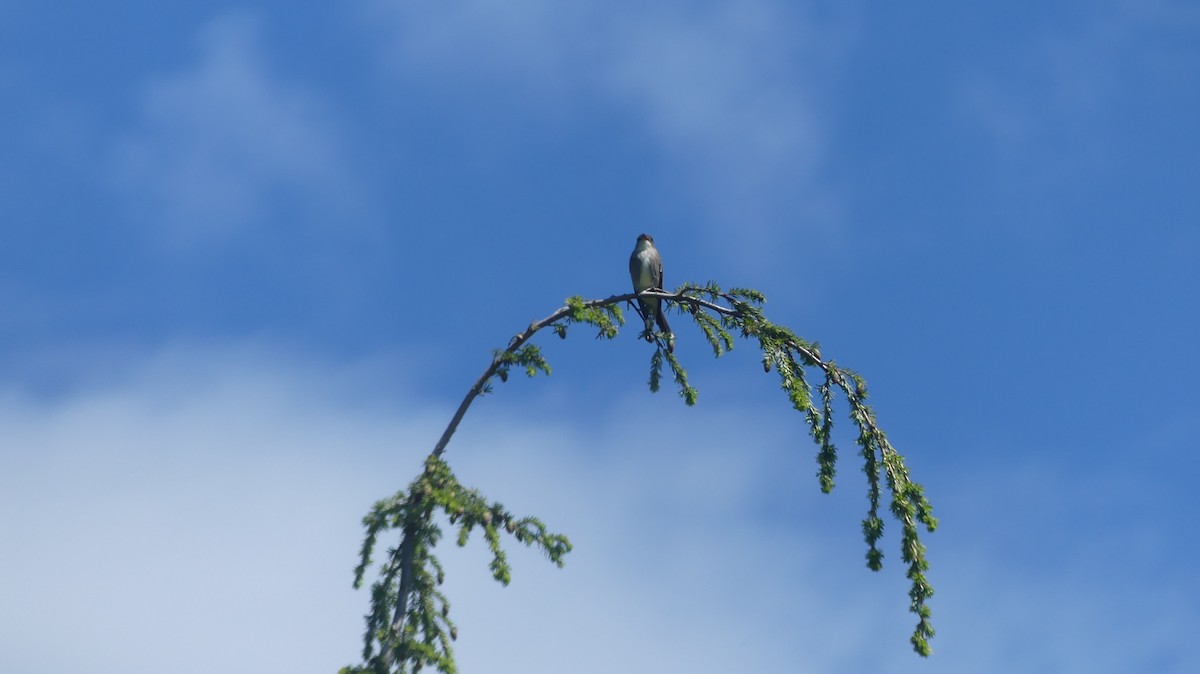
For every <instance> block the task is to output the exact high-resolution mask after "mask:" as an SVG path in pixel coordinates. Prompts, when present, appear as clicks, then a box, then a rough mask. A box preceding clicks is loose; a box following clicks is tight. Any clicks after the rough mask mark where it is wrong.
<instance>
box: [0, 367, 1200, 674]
mask: <svg viewBox="0 0 1200 674" xmlns="http://www.w3.org/2000/svg"><path fill="white" fill-rule="evenodd" d="M268 346H269V345H260V346H256V347H248V348H232V349H228V348H227V349H205V348H198V347H181V348H177V349H174V350H168V351H165V352H163V353H160V354H157V355H153V356H151V357H149V358H147V360H146V361H145V362H143V363H140V364H136V365H135V366H133V367H131V368H129V369H128V370H127V371H126V372H124V373H122V374H118V375H112V376H110V377H109V378H108V379H107V380H106V382H103V383H93V384H91V385H89V386H86V387H84V388H81V389H79V390H78V391H76V392H75V393H72V394H67V395H63V396H61V397H58V398H55V399H52V400H45V399H34V398H30V397H28V396H25V395H22V394H19V393H17V392H14V391H11V390H10V391H7V392H0V447H2V448H3V454H2V455H0V457H2V458H0V460H2V462H3V465H2V469H0V541H2V544H0V568H3V569H4V570H5V573H4V574H2V575H0V597H2V598H3V604H2V605H3V610H2V611H0V631H2V633H3V634H4V635H5V636H4V638H3V640H4V648H2V649H0V670H3V671H23V672H37V671H64V670H67V669H77V668H79V667H80V666H81V665H86V667H85V668H86V669H87V670H88V671H90V672H98V673H102V672H122V673H123V674H124V673H128V672H151V671H155V672H157V671H161V669H162V663H163V662H170V663H172V671H181V672H213V671H222V672H239V671H246V672H250V671H287V670H296V671H326V672H329V671H334V670H335V669H336V668H337V667H338V666H340V665H342V664H347V663H349V662H352V661H354V660H355V659H356V657H357V654H358V650H359V637H360V630H361V615H362V613H363V612H365V610H366V606H367V601H368V597H367V595H366V593H365V592H354V591H352V590H351V589H350V571H351V569H352V567H353V565H354V563H355V553H356V551H357V546H358V543H359V535H360V529H359V518H360V517H361V515H362V514H363V513H364V512H365V511H366V509H367V508H368V507H369V505H370V503H371V502H372V501H373V500H375V499H376V498H379V497H382V496H386V495H388V494H390V493H391V492H392V491H394V490H395V489H396V488H398V487H400V486H403V485H404V484H406V483H407V482H408V480H409V479H410V478H411V476H412V474H414V473H415V471H416V469H417V467H418V466H419V464H420V461H421V459H422V457H423V456H424V454H425V452H426V451H427V449H428V447H429V445H431V444H432V442H433V441H434V439H435V438H436V437H437V435H438V434H439V433H440V430H441V428H442V425H443V424H444V423H445V421H446V419H447V417H448V416H449V414H450V411H451V408H452V405H453V403H452V402H447V403H444V404H438V403H434V402H429V401H426V402H420V401H421V400H426V399H424V398H421V397H417V396H415V395H412V396H402V397H399V398H397V397H396V396H395V395H390V394H383V393H381V392H380V390H379V389H378V387H377V385H378V384H379V382H381V381H384V380H395V379H397V378H400V379H403V378H404V377H403V372H397V371H396V370H395V369H394V367H393V368H392V369H390V370H389V371H388V372H387V373H386V376H384V375H381V374H380V373H379V372H377V371H376V372H371V370H372V369H373V368H374V369H378V368H377V366H376V365H375V364H368V365H365V366H363V365H356V366H350V367H333V366H322V365H316V364H314V363H312V362H310V361H307V360H305V359H304V358H301V357H298V356H297V355H295V354H292V355H287V356H281V355H278V354H277V352H275V351H273V350H272V349H270V348H268ZM414 386H416V385H415V384H414ZM500 393H501V395H500V396H497V397H495V398H488V399H487V400H486V401H485V403H484V404H483V405H481V406H480V407H478V408H477V409H475V410H474V411H473V413H472V414H471V415H468V418H467V420H466V422H465V423H464V425H463V427H462V428H461V429H460V432H459V434H458V436H457V437H456V439H455V442H454V443H453V444H452V445H451V449H450V453H449V455H448V458H449V459H450V460H451V463H452V464H453V465H454V466H455V467H456V470H457V472H458V474H459V476H460V478H461V479H462V480H463V481H464V482H465V483H467V484H470V485H472V486H476V487H478V488H480V489H481V490H482V491H483V492H484V493H485V494H487V495H488V496H489V497H491V498H494V499H497V500H500V501H502V502H504V503H505V504H506V506H508V507H510V508H512V509H513V510H514V511H516V512H519V513H529V514H537V515H540V516H542V517H543V518H544V519H545V520H546V521H547V523H548V524H549V525H550V527H551V528H552V529H554V530H557V531H562V532H565V533H567V534H568V535H570V536H571V538H572V541H573V542H574V544H575V546H576V547H575V550H574V551H573V552H572V553H571V554H570V555H569V556H568V558H567V565H566V567H565V568H564V569H561V570H560V569H556V568H554V567H553V566H552V565H550V564H548V563H546V562H545V561H544V560H542V559H541V558H540V555H539V554H538V553H536V552H535V551H531V550H527V549H524V548H521V547H519V546H516V547H514V546H509V548H508V549H509V551H510V555H511V559H512V562H513V564H514V573H513V583H512V585H511V586H510V587H508V588H501V587H499V586H498V585H496V584H495V583H494V582H493V581H492V580H491V579H490V577H489V574H488V571H487V569H486V551H485V549H484V546H483V545H482V544H480V542H479V541H477V540H476V541H473V542H472V543H471V544H469V545H468V547H467V549H465V550H459V549H457V548H454V547H453V545H452V544H450V543H449V542H447V544H446V545H445V546H444V548H443V549H442V551H441V555H442V558H443V561H444V562H445V563H446V564H447V567H448V580H447V587H446V589H447V591H448V593H449V595H450V599H451V602H452V605H453V609H452V610H453V611H454V617H455V618H456V619H457V621H458V623H459V626H460V630H461V638H460V640H459V643H458V655H459V660H460V665H461V670H462V671H464V672H476V671H489V672H506V671H511V672H530V671H538V672H541V671H571V672H610V671H614V670H630V669H632V670H635V671H663V670H666V671H676V670H678V671H730V670H731V669H732V670H736V671H741V670H749V671H764V672H797V671H799V672H819V671H820V672H823V671H851V672H878V671H893V672H895V671H901V672H903V671H914V672H916V671H921V672H961V671H966V670H970V671H982V672H992V671H994V672H1001V671H1003V672H1008V671H1013V669H1014V665H1015V666H1016V669H1019V670H1022V671H1024V670H1029V669H1044V668H1046V667H1047V666H1053V667H1054V668H1056V669H1063V668H1077V669H1086V670H1087V671H1097V672H1106V671H1113V672H1115V671H1131V670H1133V669H1139V665H1141V664H1144V663H1147V662H1151V663H1153V662H1156V661H1155V660H1154V659H1153V658H1154V655H1155V654H1156V653H1161V654H1162V657H1163V658H1166V659H1165V660H1163V661H1164V662H1167V665H1166V666H1165V667H1164V668H1163V669H1162V670H1161V671H1179V672H1182V671H1187V669H1186V668H1185V667H1182V666H1180V667H1178V668H1175V669H1174V670H1172V669H1171V664H1170V663H1171V662H1173V661H1172V660H1170V658H1175V660H1174V661H1177V662H1180V663H1183V664H1186V663H1185V662H1184V660H1185V659H1186V658H1193V659H1194V658H1195V656H1196V653H1195V649H1194V648H1192V649H1191V650H1188V649H1187V648H1185V647H1184V646H1183V645H1181V644H1182V642H1177V640H1178V638H1182V637H1183V636H1184V633H1185V632H1187V631H1188V630H1187V617H1188V615H1189V612H1190V611H1192V608H1191V606H1192V604H1191V603H1189V599H1188V597H1189V592H1193V591H1194V588H1193V589H1192V590H1188V589H1187V588H1182V590H1183V591H1182V592H1179V591H1178V590H1179V589H1181V588H1176V593H1175V594H1172V592H1171V591H1169V590H1170V589H1171V588H1168V587H1166V586H1164V585H1162V584H1159V583H1157V581H1156V579H1153V578H1133V579H1125V580H1124V581H1122V582H1132V583H1134V584H1135V585H1134V588H1135V589H1131V590H1129V591H1113V590H1112V589H1111V588H1109V587H1107V586H1103V585H1097V584H1096V576H1097V574H1096V573H1094V572H1093V573H1076V574H1074V575H1071V576H1066V577H1064V576H1062V575H1061V573H1062V571H1061V570H1059V569H1057V568H1056V567H1053V566H1048V567H1047V568H1045V569H1041V570H1039V569H1038V568H1036V567H1034V568H1023V567H1020V566H1013V565H1012V563H1011V560H1010V559H1009V558H1007V557H993V556H991V555H990V553H991V552H992V550H991V548H989V547H988V545H990V542H994V535H995V533H996V532H997V531H998V530H1004V531H1008V532H1010V533H1013V535H1014V536H1016V537H1017V538H1018V539H1020V537H1019V535H1017V534H1016V533H1014V532H1020V531H1021V530H1022V527H1023V526H1024V524H1025V523H1023V522H1005V521H1003V520H1002V519H997V518H995V517H992V518H986V517H985V516H986V515H987V514H989V513H993V514H994V513H996V512H1003V511H1002V510H999V508H1001V506H1002V505H1003V504H1005V503H1008V502H1009V501H1011V499H1012V498H1013V493H1014V490H1016V491H1019V490H1020V489H1022V488H1023V489H1029V488H1031V485H1030V484H1029V481H1028V479H1027V476H1022V475H1005V474H994V473H991V474H988V475H986V476H981V475H971V476H965V479H964V482H963V485H964V486H963V490H962V493H960V494H954V495H943V496H947V497H951V498H948V499H943V500H942V501H941V503H943V504H945V503H946V502H947V501H950V502H951V503H953V501H954V499H963V498H967V497H966V496H964V495H965V494H967V492H968V491H970V496H969V498H970V501H964V502H969V503H972V504H974V506H975V509H969V508H960V507H954V506H949V505H943V507H944V508H948V510H947V511H946V512H943V513H941V514H942V517H943V521H944V522H945V523H948V525H953V526H951V527H950V531H948V532H939V533H938V534H936V535H934V536H932V537H931V538H930V544H931V548H932V553H933V562H934V565H935V566H934V569H933V576H932V578H933V580H934V582H935V584H936V585H937V587H938V589H939V594H938V596H937V597H935V599H934V611H935V625H936V626H938V627H939V628H940V633H939V637H938V638H937V639H936V640H935V641H934V646H935V649H936V650H937V651H938V652H937V653H936V654H935V656H934V657H933V659H931V660H929V661H922V660H920V659H919V658H917V657H916V656H915V655H913V654H911V652H910V651H909V648H908V644H907V642H906V639H907V635H908V632H909V630H910V629H911V616H910V615H909V614H908V613H906V611H905V610H904V608H905V598H904V592H905V590H906V587H905V581H904V579H903V577H902V573H901V569H900V568H899V566H898V565H897V564H896V563H895V559H894V557H895V555H894V554H889V557H888V565H887V566H885V569H884V571H883V572H882V573H880V574H872V573H870V572H868V571H867V570H866V569H865V568H864V567H863V565H862V558H861V555H862V549H861V543H860V542H859V540H858V532H857V518H858V516H859V512H860V510H861V507H862V505H863V504H861V503H859V500H860V499H859V498H858V494H857V493H856V492H855V490H854V488H853V487H852V486H849V487H848V486H842V487H841V489H840V491H839V492H835V494H834V495H833V496H832V497H828V496H822V495H819V494H818V493H817V490H816V487H815V485H814V484H813V480H812V479H811V453H809V452H808V451H799V450H798V449H797V444H799V445H801V447H804V442H805V439H804V438H802V437H801V438H796V437H794V435H795V433H796V432H797V430H798V426H796V425H794V424H793V425H786V426H785V425H784V424H783V423H781V422H780V421H779V419H778V418H777V417H774V416H772V415H771V414H769V413H767V412H764V411H762V410H748V409H721V410H704V411H702V414H703V417H702V418H701V417H698V416H697V413H696V411H695V410H686V409H683V408H682V406H681V405H678V404H677V403H676V402H675V401H669V400H665V396H659V397H649V394H646V393H643V392H638V394H637V395H634V396H632V397H631V398H629V399H626V400H623V401H618V402H616V403H614V404H611V405H610V406H608V407H600V408H590V409H589V410H588V412H587V415H586V417H585V418H584V419H585V420H580V421H568V420H561V421H553V420H547V419H545V418H543V417H541V416H540V415H538V414H536V412H535V411H534V412H531V411H530V410H522V409H514V408H512V407H506V404H505V403H504V402H503V397H502V394H503V390H502V391H501V392H500ZM375 396H378V397H377V398H375V399H374V400H372V398H373V397H375ZM668 408H669V409H671V410H674V411H671V412H666V411H665V410H667V409H668ZM805 449H806V448H805ZM846 460H850V457H849V456H847V457H846ZM844 471H845V472H846V473H847V474H849V473H851V472H852V469H851V468H850V467H849V466H846V467H844ZM985 478H986V480H985ZM1043 479H1049V480H1051V481H1052V482H1053V481H1054V478H1053V476H1051V477H1050V478H1043ZM989 481H990V482H989ZM968 484H970V485H976V484H993V485H994V487H993V488H992V489H983V490H978V489H973V488H972V489H970V490H968V488H967V485H968ZM1033 486H1035V487H1036V485H1033ZM1093 487H1094V485H1088V487H1087V490H1086V491H1087V492H1088V493H1091V492H1092V491H1094V489H1093ZM1039 493H1041V494H1042V497H1043V499H1049V496H1048V494H1047V493H1045V492H1039ZM934 496H935V497H936V496H938V495H936V494H935V495H934ZM935 503H938V501H937V500H936V499H935ZM1058 503H1059V502H1057V501H1055V500H1053V499H1049V500H1043V501H1041V502H1036V503H1031V504H1030V506H1029V509H1030V510H1031V511H1038V512H1041V511H1044V510H1045V509H1046V508H1045V506H1047V505H1048V504H1049V505H1054V504H1058ZM1062 503H1073V501H1068V500H1064V501H1062ZM1059 507H1060V508H1061V507H1062V505H1061V504H1059ZM973 516H974V517H979V518H980V519H979V520H978V521H973V520H972V519H971V518H972V517H973ZM1034 533H1035V534H1036V533H1037V530H1036V529H1035V530H1034ZM1052 533H1058V532H1052ZM1062 533H1063V534H1064V537H1062V538H1059V537H1057V536H1056V537H1053V538H1051V539H1043V538H1037V539H1035V540H1031V541H1029V544H1030V545H1044V546H1058V547H1050V548H1047V550H1048V553H1047V554H1061V549H1062V547H1063V546H1067V545H1071V544H1073V543H1074V542H1078V541H1079V540H1086V537H1087V535H1088V534H1087V533H1086V532H1083V533H1075V532H1071V531H1069V530H1068V531H1064V532H1062ZM1118 533H1119V532H1118ZM981 542H984V543H987V544H985V545H981ZM889 543H893V544H894V541H893V540H892V538H891V537H889ZM384 544H385V545H386V543H384ZM889 553H891V550H889ZM1090 558H1091V551H1090V550H1087V549H1081V550H1079V551H1077V552H1074V553H1070V554H1068V555H1067V556H1066V558H1065V559H1066V561H1069V562H1075V561H1085V562H1086V561H1087V560H1088V559H1090ZM1102 570H1103V569H1101V571H1102ZM1114 582H1115V581H1114ZM1135 593H1136V594H1137V595H1139V596H1140V598H1136V601H1131V602H1130V603H1128V604H1125V603H1124V600H1125V599H1131V600H1132V599H1135V597H1134V596H1133V595H1134V594H1135ZM1131 620H1132V621H1135V622H1137V623H1138V625H1137V626H1136V628H1135V627H1134V626H1132V625H1131V624H1130V621H1131ZM1039 640H1040V641H1039Z"/></svg>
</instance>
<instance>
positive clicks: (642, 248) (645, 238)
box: [629, 234, 675, 353]
mask: <svg viewBox="0 0 1200 674" xmlns="http://www.w3.org/2000/svg"><path fill="white" fill-rule="evenodd" d="M629 276H630V278H632V279H633V291H634V292H638V293H640V292H642V291H643V290H648V289H650V288H654V289H656V290H662V289H663V263H662V256H661V255H659V254H658V249H657V248H655V247H654V237H652V236H650V235H649V234H642V235H640V236H638V239H637V246H635V247H634V249H633V254H632V255H630V256H629ZM638 304H640V305H641V307H642V318H643V319H644V320H645V321H646V338H647V339H648V340H652V339H653V337H652V336H651V334H650V333H651V332H653V330H654V324H655V323H657V324H658V330H659V332H661V333H663V334H664V335H666V336H667V351H669V352H672V353H674V351H675V335H674V334H673V333H672V332H671V326H669V325H667V317H666V314H664V313H663V310H662V300H660V299H659V298H657V297H641V298H638Z"/></svg>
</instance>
